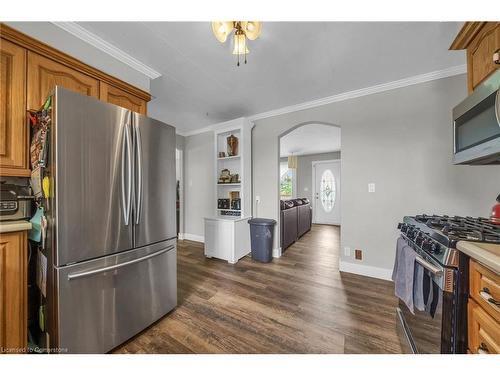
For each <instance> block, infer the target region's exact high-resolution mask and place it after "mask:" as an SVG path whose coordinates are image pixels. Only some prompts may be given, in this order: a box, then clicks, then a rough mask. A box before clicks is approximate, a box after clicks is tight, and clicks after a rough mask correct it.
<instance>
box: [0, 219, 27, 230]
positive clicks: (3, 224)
mask: <svg viewBox="0 0 500 375" xmlns="http://www.w3.org/2000/svg"><path fill="white" fill-rule="evenodd" d="M29 229H31V223H30V222H29V221H27V220H16V221H0V233H7V232H18V231H21V230H29Z"/></svg>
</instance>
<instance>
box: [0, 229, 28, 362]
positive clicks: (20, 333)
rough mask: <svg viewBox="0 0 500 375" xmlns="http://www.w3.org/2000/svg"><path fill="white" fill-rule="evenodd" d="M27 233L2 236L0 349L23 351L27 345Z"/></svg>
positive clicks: (0, 248)
mask: <svg viewBox="0 0 500 375" xmlns="http://www.w3.org/2000/svg"><path fill="white" fill-rule="evenodd" d="M26 247H27V238H26V232H13V233H2V235H1V238H0V281H1V282H0V352H1V351H2V350H1V349H10V350H13V353H14V352H16V351H17V350H19V349H21V350H23V349H24V348H25V347H26V344H27V325H28V324H27V323H28V315H27V288H28V281H27V248H26ZM3 351H5V350H3Z"/></svg>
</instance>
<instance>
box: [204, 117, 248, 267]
mask: <svg viewBox="0 0 500 375" xmlns="http://www.w3.org/2000/svg"><path fill="white" fill-rule="evenodd" d="M252 125H253V124H251V123H250V122H249V121H248V120H247V119H245V118H239V119H236V120H232V121H228V122H225V123H222V124H220V125H219V126H217V127H216V129H215V130H214V156H213V157H214V174H215V182H216V186H215V196H214V207H215V211H214V215H213V216H210V217H206V218H205V255H206V256H207V257H214V258H219V259H225V260H227V261H228V262H229V263H236V262H237V261H238V260H239V259H240V258H242V257H243V256H245V255H246V254H248V253H249V252H250V228H249V225H248V220H249V219H250V218H251V209H252V208H251V202H252V201H251V186H252V181H251V179H252V171H251V165H252V163H251V158H252V149H251V130H252ZM231 135H233V136H235V137H237V138H238V154H237V155H232V156H228V148H227V138H228V137H229V136H231ZM221 152H224V153H225V155H226V156H225V157H219V155H220V153H221ZM223 169H228V170H229V171H230V174H231V175H233V174H238V176H239V178H238V182H237V183H235V182H232V183H219V182H218V181H219V177H220V175H221V171H222V170H223ZM232 192H237V193H238V194H239V198H240V200H241V203H240V209H232V208H231V205H230V208H228V209H221V208H218V201H219V199H230V197H231V193H232Z"/></svg>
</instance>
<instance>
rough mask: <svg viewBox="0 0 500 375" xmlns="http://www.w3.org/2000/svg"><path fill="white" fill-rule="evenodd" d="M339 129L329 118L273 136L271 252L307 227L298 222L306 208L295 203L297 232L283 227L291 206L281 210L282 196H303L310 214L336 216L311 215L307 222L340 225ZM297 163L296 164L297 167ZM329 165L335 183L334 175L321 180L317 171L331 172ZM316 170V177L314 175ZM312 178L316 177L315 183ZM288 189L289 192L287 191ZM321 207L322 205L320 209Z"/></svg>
mask: <svg viewBox="0 0 500 375" xmlns="http://www.w3.org/2000/svg"><path fill="white" fill-rule="evenodd" d="M301 128H302V129H301ZM328 128H330V129H328ZM340 129H341V127H340V126H339V125H336V124H333V123H329V122H323V121H306V122H301V123H299V124H297V125H295V126H293V127H291V128H289V129H287V130H286V131H284V132H283V133H281V134H280V135H279V136H278V137H277V142H278V155H277V156H278V166H279V167H278V170H277V176H276V184H277V191H278V200H277V201H278V220H277V221H278V223H277V231H276V233H277V235H278V244H279V246H278V249H279V254H275V256H281V255H282V254H283V253H284V251H285V250H286V248H287V247H289V246H291V243H294V242H295V241H296V240H298V239H299V238H300V237H302V236H303V235H305V233H307V232H308V231H309V229H310V228H311V225H310V224H309V226H308V227H307V226H306V228H304V227H303V224H301V222H302V223H303V222H304V220H305V219H304V218H305V216H304V215H305V213H304V212H305V211H304V210H306V208H305V207H297V209H296V211H297V216H298V218H297V221H298V229H297V235H295V233H294V232H293V231H292V232H291V231H290V230H289V229H287V228H290V226H293V223H294V220H295V212H294V211H295V210H291V211H286V210H285V211H284V212H282V210H281V208H282V200H284V201H286V200H292V199H296V198H306V199H307V200H308V201H309V205H310V207H311V208H313V209H312V211H310V214H312V215H314V214H316V213H320V212H323V213H327V215H332V214H333V215H334V216H335V218H336V219H335V220H333V221H332V220H327V219H325V216H327V215H323V217H318V215H316V216H315V217H312V218H311V222H316V223H321V224H334V225H341V215H340V206H341V205H340V174H341V163H340V149H341V137H340ZM292 146H293V147H292ZM290 156H292V157H290ZM285 158H286V159H285ZM291 165H292V167H291ZM293 165H294V167H293ZM298 165H300V168H299V167H298ZM330 166H332V167H333V168H337V171H338V172H337V174H338V177H339V178H338V183H337V181H336V179H335V178H329V179H326V181H323V180H324V179H323V178H321V173H323V172H326V173H323V174H324V175H328V176H331V169H332V168H331V167H330ZM290 167H291V168H290ZM323 169H324V171H323ZM320 170H321V171H320ZM316 172H317V173H318V176H319V177H318V178H315V177H314V176H315V173H316ZM290 180H292V182H290ZM315 180H318V182H317V183H316V184H315ZM321 182H323V185H325V186H321V185H322V183H321ZM291 183H293V189H290V187H289V186H288V184H291ZM326 185H328V186H326ZM325 187H326V188H325ZM291 190H292V191H293V194H290V191H291ZM286 194H290V195H286ZM336 195H337V198H338V199H337V200H336V198H335V197H336ZM336 202H338V204H337V205H336V206H335V210H332V206H333V205H334V204H335V203H336ZM321 207H323V211H322V210H321ZM282 221H283V223H282ZM282 224H283V225H282ZM313 227H314V226H313ZM338 232H339V231H338ZM295 236H296V237H297V239H296V240H294V238H295ZM292 241H293V242H292Z"/></svg>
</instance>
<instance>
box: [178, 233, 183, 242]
mask: <svg viewBox="0 0 500 375" xmlns="http://www.w3.org/2000/svg"><path fill="white" fill-rule="evenodd" d="M177 239H178V240H181V241H182V240H183V239H184V233H179V234H178V235H177Z"/></svg>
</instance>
